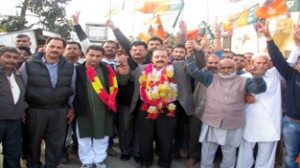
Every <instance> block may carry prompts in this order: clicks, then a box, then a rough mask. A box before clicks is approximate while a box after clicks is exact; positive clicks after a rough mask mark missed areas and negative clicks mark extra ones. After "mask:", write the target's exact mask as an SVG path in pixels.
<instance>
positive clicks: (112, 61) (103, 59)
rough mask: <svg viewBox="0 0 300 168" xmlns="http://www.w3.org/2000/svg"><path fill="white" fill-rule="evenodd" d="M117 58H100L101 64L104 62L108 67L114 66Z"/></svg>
mask: <svg viewBox="0 0 300 168" xmlns="http://www.w3.org/2000/svg"><path fill="white" fill-rule="evenodd" d="M117 59H118V58H117V56H115V58H114V59H113V60H108V59H107V58H106V57H103V58H102V62H105V63H107V64H109V65H115V64H116V61H117Z"/></svg>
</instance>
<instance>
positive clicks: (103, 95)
mask: <svg viewBox="0 0 300 168" xmlns="http://www.w3.org/2000/svg"><path fill="white" fill-rule="evenodd" d="M106 68H107V70H108V83H109V93H107V91H106V90H105V88H104V87H103V85H102V83H101V81H100V79H99V77H98V76H97V73H96V72H95V70H94V68H92V67H91V66H88V67H87V70H86V74H87V76H88V79H89V81H90V82H91V84H92V86H93V89H94V90H95V92H96V93H97V95H98V97H99V98H100V99H101V100H102V101H103V102H104V103H105V104H106V105H107V107H108V110H111V111H113V112H117V106H116V95H117V93H118V82H117V77H116V74H115V72H114V71H113V69H112V68H111V67H110V66H109V65H106Z"/></svg>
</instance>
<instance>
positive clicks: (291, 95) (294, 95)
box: [267, 40, 300, 120]
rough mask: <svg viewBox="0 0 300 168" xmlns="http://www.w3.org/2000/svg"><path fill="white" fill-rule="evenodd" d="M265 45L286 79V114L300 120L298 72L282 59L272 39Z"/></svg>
mask: <svg viewBox="0 0 300 168" xmlns="http://www.w3.org/2000/svg"><path fill="white" fill-rule="evenodd" d="M267 46H268V51H269V54H270V57H271V59H272V62H273V64H274V66H275V67H276V68H277V70H278V71H279V73H280V74H281V76H282V77H283V78H284V79H285V80H286V84H287V93H286V95H287V96H286V102H285V103H286V115H287V116H288V117H290V118H293V119H297V120H300V103H299V102H300V73H299V72H298V71H297V70H296V69H294V68H293V67H290V66H289V64H288V63H287V62H286V61H285V60H284V58H283V56H282V53H281V52H280V51H279V49H278V47H277V46H276V44H275V43H274V41H273V40H272V41H267Z"/></svg>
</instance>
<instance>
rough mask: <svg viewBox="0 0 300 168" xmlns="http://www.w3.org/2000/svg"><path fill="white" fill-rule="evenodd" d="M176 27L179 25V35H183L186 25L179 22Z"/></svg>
mask: <svg viewBox="0 0 300 168" xmlns="http://www.w3.org/2000/svg"><path fill="white" fill-rule="evenodd" d="M178 25H179V31H180V34H185V33H186V30H187V26H186V23H185V22H184V21H180V22H179V24H178Z"/></svg>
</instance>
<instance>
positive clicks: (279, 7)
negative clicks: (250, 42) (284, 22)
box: [255, 0, 288, 19]
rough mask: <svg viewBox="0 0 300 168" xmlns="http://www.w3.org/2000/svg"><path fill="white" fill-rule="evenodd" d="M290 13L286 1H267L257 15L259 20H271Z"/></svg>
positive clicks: (257, 11)
mask: <svg viewBox="0 0 300 168" xmlns="http://www.w3.org/2000/svg"><path fill="white" fill-rule="evenodd" d="M287 12H288V8H287V7H286V4H285V0H273V1H272V2H270V0H266V1H265V3H264V4H263V5H262V6H261V7H259V8H258V9H257V10H256V12H255V14H256V17H257V18H263V19H266V18H271V17H275V16H278V15H281V14H285V13H287Z"/></svg>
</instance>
